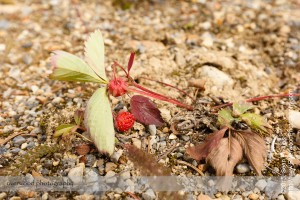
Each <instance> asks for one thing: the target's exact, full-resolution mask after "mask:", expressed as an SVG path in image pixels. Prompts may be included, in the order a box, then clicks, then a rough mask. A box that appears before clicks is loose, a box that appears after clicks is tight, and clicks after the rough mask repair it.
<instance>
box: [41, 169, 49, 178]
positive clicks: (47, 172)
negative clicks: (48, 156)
mask: <svg viewBox="0 0 300 200" xmlns="http://www.w3.org/2000/svg"><path fill="white" fill-rule="evenodd" d="M49 172H50V171H49V170H48V169H45V168H43V169H42V170H41V173H42V175H44V176H45V175H49Z"/></svg>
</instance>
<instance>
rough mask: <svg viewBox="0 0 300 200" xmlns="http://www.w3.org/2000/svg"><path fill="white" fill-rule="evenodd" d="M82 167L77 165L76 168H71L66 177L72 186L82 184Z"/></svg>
mask: <svg viewBox="0 0 300 200" xmlns="http://www.w3.org/2000/svg"><path fill="white" fill-rule="evenodd" d="M83 171H84V167H83V166H82V165H79V166H78V167H75V168H72V169H71V170H70V171H69V173H68V177H69V178H70V179H71V181H72V182H73V183H74V184H79V183H81V182H82V177H83Z"/></svg>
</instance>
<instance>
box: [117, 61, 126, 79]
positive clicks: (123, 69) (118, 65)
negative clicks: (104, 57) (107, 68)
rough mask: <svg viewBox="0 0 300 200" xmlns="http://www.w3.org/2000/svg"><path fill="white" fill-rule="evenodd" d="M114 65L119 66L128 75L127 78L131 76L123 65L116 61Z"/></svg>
mask: <svg viewBox="0 0 300 200" xmlns="http://www.w3.org/2000/svg"><path fill="white" fill-rule="evenodd" d="M114 64H116V65H118V66H119V67H120V68H121V69H122V70H123V71H124V72H125V74H126V76H127V77H128V76H129V74H128V73H127V72H126V70H125V69H124V67H123V66H122V65H120V64H119V63H117V62H116V61H114Z"/></svg>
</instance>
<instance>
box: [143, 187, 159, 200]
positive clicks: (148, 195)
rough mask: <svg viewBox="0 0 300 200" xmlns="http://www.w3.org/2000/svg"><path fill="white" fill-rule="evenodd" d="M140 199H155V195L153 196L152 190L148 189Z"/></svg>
mask: <svg viewBox="0 0 300 200" xmlns="http://www.w3.org/2000/svg"><path fill="white" fill-rule="evenodd" d="M142 197H143V198H144V199H145V200H153V199H155V198H156V195H155V194H154V192H153V190H152V189H148V190H147V191H146V192H143V194H142Z"/></svg>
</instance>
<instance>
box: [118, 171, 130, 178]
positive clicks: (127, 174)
mask: <svg viewBox="0 0 300 200" xmlns="http://www.w3.org/2000/svg"><path fill="white" fill-rule="evenodd" d="M120 177H122V178H130V171H125V172H122V173H121V174H120Z"/></svg>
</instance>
